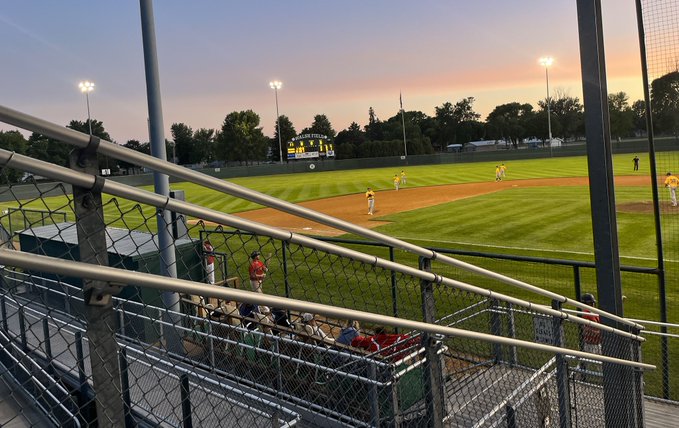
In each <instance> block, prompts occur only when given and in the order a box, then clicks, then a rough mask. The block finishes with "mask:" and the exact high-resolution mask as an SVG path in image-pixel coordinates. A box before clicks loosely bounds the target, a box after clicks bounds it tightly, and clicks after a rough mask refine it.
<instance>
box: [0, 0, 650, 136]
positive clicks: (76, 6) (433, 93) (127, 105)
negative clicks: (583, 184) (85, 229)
mask: <svg viewBox="0 0 679 428" xmlns="http://www.w3.org/2000/svg"><path fill="white" fill-rule="evenodd" d="M602 5H603V6H602V7H603V17H604V37H605V42H606V55H607V70H608V79H609V80H608V90H609V92H619V91H624V92H626V93H627V94H628V95H629V96H630V101H635V100H637V99H641V98H642V81H641V71H640V65H639V47H638V36H637V30H636V18H635V7H634V1H633V0H602ZM154 13H155V22H156V37H157V43H158V57H159V63H160V81H161V94H162V102H163V113H164V125H165V137H166V138H168V139H171V134H170V131H169V128H170V126H171V125H172V123H175V122H183V123H186V124H187V125H189V126H190V127H192V128H193V129H194V130H197V129H199V128H220V127H221V125H222V122H223V120H224V117H225V116H226V115H227V114H228V113H230V112H232V111H236V110H238V111H240V110H246V109H252V110H254V111H255V112H256V113H258V114H259V115H260V117H261V120H262V122H261V125H262V126H263V128H264V133H265V134H266V135H269V136H272V135H273V132H274V124H275V119H276V110H275V100H274V92H273V90H272V89H270V88H269V81H270V80H274V79H277V80H281V81H282V82H283V88H282V89H281V90H280V91H279V93H278V95H279V107H280V113H281V114H282V115H286V116H288V117H289V118H290V119H291V120H292V122H293V124H294V126H295V128H296V129H297V131H301V130H302V128H304V127H306V126H309V125H310V124H311V122H312V120H313V116H314V115H315V114H325V115H327V116H328V118H329V119H330V121H331V123H332V125H333V127H334V129H335V130H336V131H338V132H339V131H341V130H342V129H345V128H346V127H347V126H348V125H349V124H350V123H351V122H352V121H355V122H357V123H358V124H359V125H361V126H363V125H365V124H366V122H367V119H368V108H369V107H371V106H372V107H373V108H374V109H375V112H376V114H377V116H378V117H379V118H380V119H387V118H389V117H391V116H393V115H394V114H396V113H397V112H398V108H399V104H398V101H399V91H401V92H402V93H403V103H404V108H405V109H406V110H420V111H422V112H424V113H426V114H428V115H434V108H435V107H436V106H440V105H441V104H443V103H444V102H447V101H449V102H451V103H455V102H457V101H459V100H460V99H462V98H464V97H470V96H471V97H474V98H475V99H476V102H475V104H474V108H475V110H476V111H477V112H478V113H480V114H481V115H482V119H485V117H486V115H487V114H488V113H489V112H490V111H492V110H493V108H494V107H495V106H497V105H499V104H503V103H507V102H512V101H519V102H527V103H531V104H533V105H535V106H536V105H537V101H538V100H540V99H544V98H545V97H546V87H545V86H546V85H545V71H544V68H543V67H541V66H540V65H539V63H538V59H539V58H540V57H541V56H545V55H550V56H552V57H554V59H555V63H554V65H553V66H552V67H551V68H550V70H549V80H550V89H551V90H552V95H554V91H561V92H565V93H567V94H568V95H570V96H574V97H578V98H580V100H582V87H581V82H580V61H579V48H578V31H577V17H576V2H575V0H549V1H547V0H511V1H508V0H477V1H450V0H449V1H440V0H439V1H436V0H421V1H417V2H415V1H405V0H390V1H387V0H372V1H356V0H344V1H335V2H329V1H320V0H317V1H311V0H307V1H302V0H290V1H273V0H258V1H239V2H238V1H218V0H209V1H208V0H196V1H191V2H189V1H180V0H162V1H158V0H157V1H155V2H154ZM0 50H1V52H2V58H3V61H2V72H1V76H2V79H0V104H2V105H4V106H7V107H10V108H13V109H16V110H19V111H22V112H25V113H28V114H31V115H35V116H38V117H41V118H43V119H46V120H49V121H52V122H55V123H58V124H61V125H66V124H68V122H69V121H70V120H72V119H78V120H85V119H86V118H87V110H86V104H85V96H84V95H83V94H81V93H80V91H79V89H78V82H79V81H81V80H92V81H93V82H95V84H96V89H95V91H94V92H93V93H91V95H90V105H91V113H92V117H93V118H94V119H97V120H101V121H103V122H104V126H105V128H106V129H107V131H108V132H109V134H110V135H111V137H112V138H113V139H114V140H115V141H117V142H118V143H121V144H122V143H125V142H126V141H127V140H129V139H138V140H140V141H148V139H149V138H148V132H147V119H146V118H147V116H148V111H147V104H146V86H145V76H144V63H143V51H142V40H141V24H140V17H139V2H138V1H134V0H120V1H107V2H104V1H96V2H95V1H86V0H64V1H48V0H42V1H38V0H24V1H13V2H9V1H7V2H3V3H2V4H1V6H0ZM8 129H13V128H12V127H9V126H7V125H4V124H0V130H8Z"/></svg>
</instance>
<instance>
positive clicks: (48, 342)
mask: <svg viewBox="0 0 679 428" xmlns="http://www.w3.org/2000/svg"><path fill="white" fill-rule="evenodd" d="M42 336H43V341H44V342H45V357H47V368H48V372H51V371H52V361H53V360H54V357H53V356H52V338H51V337H50V322H49V319H48V318H47V317H45V318H43V319H42Z"/></svg>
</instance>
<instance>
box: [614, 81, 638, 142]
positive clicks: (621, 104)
mask: <svg viewBox="0 0 679 428" xmlns="http://www.w3.org/2000/svg"><path fill="white" fill-rule="evenodd" d="M608 113H609V117H610V125H611V138H613V139H619V138H622V137H629V136H631V135H633V134H634V111H633V110H632V108H631V107H630V105H629V97H628V96H627V94H626V93H624V92H618V93H615V94H608Z"/></svg>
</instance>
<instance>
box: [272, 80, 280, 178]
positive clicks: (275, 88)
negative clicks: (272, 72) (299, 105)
mask: <svg viewBox="0 0 679 428" xmlns="http://www.w3.org/2000/svg"><path fill="white" fill-rule="evenodd" d="M269 86H270V87H271V89H273V91H274V94H276V126H277V127H278V156H280V160H281V165H282V164H283V144H282V143H281V115H280V114H278V90H279V89H280V88H281V87H282V86H283V82H281V81H280V80H274V81H272V82H269Z"/></svg>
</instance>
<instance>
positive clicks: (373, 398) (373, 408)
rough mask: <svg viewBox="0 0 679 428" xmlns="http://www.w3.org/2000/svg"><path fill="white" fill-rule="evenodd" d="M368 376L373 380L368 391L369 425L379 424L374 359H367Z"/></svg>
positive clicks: (378, 400)
mask: <svg viewBox="0 0 679 428" xmlns="http://www.w3.org/2000/svg"><path fill="white" fill-rule="evenodd" d="M368 378H369V379H370V380H372V381H373V383H372V385H370V391H369V392H368V400H369V401H370V419H371V421H370V426H371V427H379V426H380V394H379V390H378V387H377V367H375V362H374V361H368Z"/></svg>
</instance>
